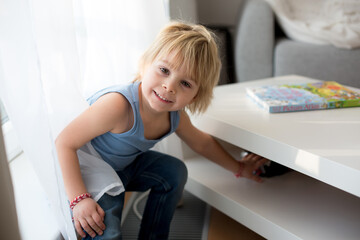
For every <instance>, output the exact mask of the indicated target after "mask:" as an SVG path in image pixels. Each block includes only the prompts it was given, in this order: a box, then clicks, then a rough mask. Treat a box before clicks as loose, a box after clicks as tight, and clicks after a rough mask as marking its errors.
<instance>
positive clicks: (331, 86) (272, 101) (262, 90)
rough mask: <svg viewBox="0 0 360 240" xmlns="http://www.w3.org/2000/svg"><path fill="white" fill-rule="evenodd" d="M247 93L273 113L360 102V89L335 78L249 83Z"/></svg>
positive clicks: (356, 104)
mask: <svg viewBox="0 0 360 240" xmlns="http://www.w3.org/2000/svg"><path fill="white" fill-rule="evenodd" d="M246 93H247V94H248V96H250V97H251V98H252V99H253V100H255V102H257V103H258V104H259V105H260V106H262V107H263V108H265V109H266V110H268V111H269V112H271V113H276V112H292V111H306V110H318V109H330V108H345V107H356V106H360V93H359V92H355V91H352V90H350V89H348V88H346V87H344V86H343V85H341V84H339V83H337V82H334V81H319V82H314V83H307V84H297V85H286V84H283V85H268V86H261V87H248V88H246Z"/></svg>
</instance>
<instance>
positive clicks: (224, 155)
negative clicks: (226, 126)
mask: <svg viewBox="0 0 360 240" xmlns="http://www.w3.org/2000/svg"><path fill="white" fill-rule="evenodd" d="M176 133H177V135H178V136H179V137H180V138H181V139H182V140H183V141H184V142H185V143H186V144H187V145H188V146H189V147H190V148H191V149H193V150H194V151H195V152H197V153H199V154H201V155H203V156H204V157H206V158H208V159H209V160H211V161H213V162H215V163H217V164H219V165H220V166H222V167H224V168H225V169H227V170H229V171H231V172H233V173H234V174H239V173H240V174H241V176H243V177H246V178H249V179H252V180H254V181H257V182H261V181H262V180H261V178H260V177H259V176H257V175H253V172H254V171H255V170H256V169H258V168H259V167H260V166H261V165H263V164H264V163H265V162H267V161H268V160H267V159H265V158H263V157H261V156H259V155H256V154H251V155H248V156H247V161H246V162H245V163H239V162H238V161H236V160H235V159H234V158H233V157H232V156H231V155H230V154H229V153H228V152H226V151H225V150H224V149H223V147H222V146H221V145H220V144H219V143H218V142H217V141H216V140H215V139H214V138H213V137H212V136H210V135H209V134H207V133H204V132H202V131H200V130H199V129H197V128H196V127H194V126H193V125H192V123H191V121H190V119H189V117H188V116H187V114H186V113H185V112H182V113H181V117H180V124H179V127H178V130H177V131H176Z"/></svg>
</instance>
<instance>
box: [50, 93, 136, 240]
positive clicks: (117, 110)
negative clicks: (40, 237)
mask: <svg viewBox="0 0 360 240" xmlns="http://www.w3.org/2000/svg"><path fill="white" fill-rule="evenodd" d="M128 107H129V106H128V102H127V100H126V99H125V98H124V97H123V96H122V95H120V94H117V93H113V94H106V95H104V96H103V97H101V98H100V99H99V100H98V101H97V102H95V103H94V104H93V105H92V106H91V107H89V108H88V109H87V110H85V111H84V112H83V113H82V114H80V115H79V116H78V117H77V118H76V119H74V120H73V121H72V122H71V123H70V124H69V125H68V126H67V127H65V128H64V130H63V131H62V132H61V133H60V134H59V136H58V137H57V139H56V149H57V153H58V159H59V163H60V167H61V171H62V175H63V179H64V185H65V189H66V193H67V196H68V199H69V201H72V200H73V199H74V198H76V197H77V196H79V195H81V194H83V193H86V192H87V189H86V187H85V184H84V182H83V179H82V176H81V171H80V165H79V160H78V157H77V154H76V151H77V150H78V149H79V148H80V147H82V146H83V145H85V144H86V143H87V142H89V141H90V140H91V139H93V138H95V137H96V136H98V135H101V134H103V133H105V132H108V131H115V132H121V131H125V130H126V129H127V128H128V126H129V121H128V120H129V114H128V113H129V108H128ZM73 216H74V223H75V228H76V230H77V232H78V233H79V234H80V235H81V236H82V237H85V235H84V232H83V231H82V229H81V228H83V229H84V230H85V231H86V232H87V233H89V234H90V235H91V236H92V237H94V236H95V235H96V234H102V231H103V230H104V229H105V225H104V223H103V219H104V211H103V210H102V209H101V208H100V206H99V205H98V204H97V203H96V202H95V201H94V200H93V199H84V200H82V201H80V202H79V203H78V204H77V205H76V206H75V207H74V209H73ZM95 232H96V233H95Z"/></svg>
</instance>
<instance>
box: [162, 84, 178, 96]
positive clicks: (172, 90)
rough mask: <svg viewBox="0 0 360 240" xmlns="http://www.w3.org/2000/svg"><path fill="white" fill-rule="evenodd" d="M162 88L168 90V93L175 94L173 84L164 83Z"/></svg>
mask: <svg viewBox="0 0 360 240" xmlns="http://www.w3.org/2000/svg"><path fill="white" fill-rule="evenodd" d="M162 87H163V88H164V89H165V90H166V91H168V92H170V93H172V94H175V88H174V86H173V84H171V83H166V84H165V83H163V84H162Z"/></svg>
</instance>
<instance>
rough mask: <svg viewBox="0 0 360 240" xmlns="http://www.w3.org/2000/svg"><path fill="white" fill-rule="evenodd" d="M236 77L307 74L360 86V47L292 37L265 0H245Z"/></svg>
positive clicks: (237, 37) (237, 39) (236, 46)
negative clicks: (298, 39) (279, 24)
mask: <svg viewBox="0 0 360 240" xmlns="http://www.w3.org/2000/svg"><path fill="white" fill-rule="evenodd" d="M234 49H235V51H234V61H235V62H234V63H235V72H236V81H237V82H243V81H249V80H254V79H261V78H268V77H272V76H282V75H290V74H296V75H303V76H307V77H311V78H316V79H321V80H332V81H337V82H339V83H342V84H345V85H349V86H352V87H357V88H360V48H357V49H352V50H347V49H340V48H336V47H334V46H332V45H315V44H309V43H303V42H298V41H294V40H291V39H289V38H288V37H286V36H285V34H284V33H283V32H282V31H281V29H280V27H279V26H278V24H277V22H276V18H275V16H274V12H273V11H272V9H271V7H270V6H269V5H268V3H266V2H265V1H264V0H245V1H244V3H243V6H242V9H241V11H240V14H239V21H238V26H237V29H236V33H235V40H234Z"/></svg>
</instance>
